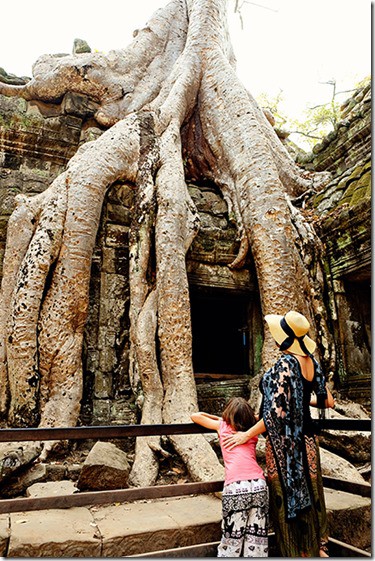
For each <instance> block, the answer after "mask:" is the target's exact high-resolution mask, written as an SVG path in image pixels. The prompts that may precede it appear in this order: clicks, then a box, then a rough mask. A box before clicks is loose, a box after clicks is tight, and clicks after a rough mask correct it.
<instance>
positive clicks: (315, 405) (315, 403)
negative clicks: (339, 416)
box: [310, 386, 335, 408]
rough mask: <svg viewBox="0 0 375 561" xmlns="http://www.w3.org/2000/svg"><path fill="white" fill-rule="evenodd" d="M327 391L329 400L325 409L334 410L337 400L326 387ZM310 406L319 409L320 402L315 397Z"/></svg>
mask: <svg viewBox="0 0 375 561" xmlns="http://www.w3.org/2000/svg"><path fill="white" fill-rule="evenodd" d="M326 390H327V399H326V401H325V404H324V405H325V407H327V408H329V407H331V408H334V407H335V400H334V398H333V395H332V394H331V392H330V391H329V389H328V388H327V386H326ZM310 405H311V407H318V402H317V399H316V397H313V398H312V399H311V401H310Z"/></svg>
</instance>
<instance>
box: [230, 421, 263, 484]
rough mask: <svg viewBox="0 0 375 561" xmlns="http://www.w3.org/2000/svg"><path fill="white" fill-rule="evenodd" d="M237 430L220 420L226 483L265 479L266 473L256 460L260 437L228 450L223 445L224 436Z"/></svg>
mask: <svg viewBox="0 0 375 561" xmlns="http://www.w3.org/2000/svg"><path fill="white" fill-rule="evenodd" d="M233 432H235V431H234V430H233V429H232V427H231V426H230V425H228V423H226V422H225V421H223V420H222V419H221V420H220V426H219V441H220V446H221V451H222V454H223V459H224V466H225V482H224V484H225V485H228V484H229V483H233V482H234V481H245V480H247V479H265V477H264V473H263V470H262V468H261V467H260V465H259V464H258V462H257V460H256V452H255V448H256V445H257V442H258V437H257V436H255V437H254V438H251V439H250V440H248V441H247V442H246V444H241V445H240V446H236V447H235V448H233V449H232V450H228V448H225V447H224V446H223V442H222V440H223V436H224V435H227V434H232V433H233Z"/></svg>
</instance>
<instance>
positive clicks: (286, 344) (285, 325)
mask: <svg viewBox="0 0 375 561" xmlns="http://www.w3.org/2000/svg"><path fill="white" fill-rule="evenodd" d="M280 326H281V328H282V330H283V331H285V333H286V334H287V337H286V339H284V341H283V342H282V343H281V345H279V348H280V351H285V350H286V349H289V348H290V347H291V346H292V345H293V343H294V340H295V339H297V341H298V343H299V345H300V347H301V349H302V351H303V352H304V353H305V354H307V355H308V356H311V353H310V352H309V351H308V350H307V348H306V345H305V342H304V338H305V335H302V337H297V335H296V334H295V333H294V331H293V329H292V328H291V327H290V325H288V323H287V321H286V319H285V316H284V317H282V318H281V320H280Z"/></svg>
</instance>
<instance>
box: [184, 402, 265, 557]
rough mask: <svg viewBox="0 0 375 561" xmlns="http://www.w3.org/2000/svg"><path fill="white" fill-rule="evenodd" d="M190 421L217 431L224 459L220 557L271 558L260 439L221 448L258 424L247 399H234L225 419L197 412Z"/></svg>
mask: <svg viewBox="0 0 375 561" xmlns="http://www.w3.org/2000/svg"><path fill="white" fill-rule="evenodd" d="M191 420H192V421H194V423H197V424H199V425H202V426H203V427H206V428H208V429H213V430H217V432H218V433H219V441H220V446H221V451H222V454H223V459H224V466H225V481H224V489H223V503H222V510H223V521H222V538H221V542H220V544H219V547H218V555H217V556H218V557H241V556H243V557H268V488H267V484H266V481H265V477H264V473H263V470H262V468H261V467H260V466H259V465H258V463H257V460H256V454H255V447H256V444H257V441H258V437H257V436H256V437H254V438H251V439H250V440H248V441H247V442H246V443H245V444H243V445H241V446H236V447H235V448H233V449H232V450H228V448H224V447H223V446H222V441H223V438H224V437H225V436H226V435H231V434H233V433H234V432H236V431H246V430H248V429H249V428H250V427H252V426H253V425H254V424H255V422H256V419H255V415H254V411H253V410H252V408H251V407H250V405H249V404H248V402H247V401H246V400H245V399H243V398H242V397H233V398H232V399H231V400H230V401H229V402H228V404H227V406H226V408H225V409H224V412H223V416H222V418H220V417H217V416H216V415H209V414H208V413H194V414H193V415H192V416H191Z"/></svg>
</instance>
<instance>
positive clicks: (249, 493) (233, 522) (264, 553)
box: [217, 479, 268, 557]
mask: <svg viewBox="0 0 375 561" xmlns="http://www.w3.org/2000/svg"><path fill="white" fill-rule="evenodd" d="M221 528H222V537H221V542H220V544H219V547H218V550H217V556H218V557H268V487H267V483H266V481H265V480H264V479H251V480H248V481H235V482H234V483H230V484H229V485H225V486H224V489H223V521H222V525H221Z"/></svg>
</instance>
